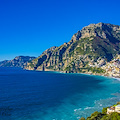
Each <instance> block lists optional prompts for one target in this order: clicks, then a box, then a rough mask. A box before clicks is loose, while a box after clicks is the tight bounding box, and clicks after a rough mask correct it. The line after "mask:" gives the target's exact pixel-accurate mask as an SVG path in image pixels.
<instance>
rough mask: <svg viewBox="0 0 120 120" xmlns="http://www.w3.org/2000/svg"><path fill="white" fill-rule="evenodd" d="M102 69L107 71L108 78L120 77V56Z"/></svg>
mask: <svg viewBox="0 0 120 120" xmlns="http://www.w3.org/2000/svg"><path fill="white" fill-rule="evenodd" d="M102 68H103V69H104V70H106V74H107V76H111V77H120V56H118V57H117V58H116V59H114V60H112V61H110V62H109V63H107V64H106V65H105V66H103V67H102Z"/></svg>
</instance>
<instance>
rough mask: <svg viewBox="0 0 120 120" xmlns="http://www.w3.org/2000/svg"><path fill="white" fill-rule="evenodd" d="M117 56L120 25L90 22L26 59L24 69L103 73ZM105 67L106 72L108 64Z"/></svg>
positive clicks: (119, 48)
mask: <svg viewBox="0 0 120 120" xmlns="http://www.w3.org/2000/svg"><path fill="white" fill-rule="evenodd" d="M119 55H120V26H118V25H113V24H106V23H98V24H90V25H88V26H86V27H84V28H82V30H80V31H78V32H77V33H75V34H74V35H73V36H72V38H71V40H70V41H69V42H68V43H64V44H63V45H61V46H60V47H52V48H49V49H47V50H46V51H45V52H43V53H42V55H40V56H39V57H38V58H36V59H33V60H32V61H31V62H28V64H27V66H26V67H25V68H26V69H29V70H45V71H48V70H53V71H63V72H66V73H89V74H103V73H104V74H107V73H106V65H108V63H110V61H112V60H113V61H115V60H114V59H116V58H117V61H120V59H119V58H120V57H119ZM117 63H119V62H117ZM103 66H104V67H103ZM112 66H113V65H112ZM116 68H117V72H118V71H119V70H120V65H119V64H117V65H116ZM111 69H114V68H111ZM107 70H108V71H109V67H107ZM111 72H113V71H112V70H111ZM110 74H111V73H110ZM118 75H119V72H118Z"/></svg>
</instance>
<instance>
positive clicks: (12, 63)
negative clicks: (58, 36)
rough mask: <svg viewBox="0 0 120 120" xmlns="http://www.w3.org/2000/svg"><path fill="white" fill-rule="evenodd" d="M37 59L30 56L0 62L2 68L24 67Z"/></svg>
mask: <svg viewBox="0 0 120 120" xmlns="http://www.w3.org/2000/svg"><path fill="white" fill-rule="evenodd" d="M33 59H35V57H29V56H17V57H15V58H14V59H13V60H4V61H1V62H0V67H22V68H23V67H24V66H26V65H27V62H28V61H31V60H33Z"/></svg>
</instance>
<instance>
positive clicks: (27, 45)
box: [0, 0, 120, 60]
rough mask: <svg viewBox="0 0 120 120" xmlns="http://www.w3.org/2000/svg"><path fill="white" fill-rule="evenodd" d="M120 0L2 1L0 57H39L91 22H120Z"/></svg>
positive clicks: (0, 11)
mask: <svg viewBox="0 0 120 120" xmlns="http://www.w3.org/2000/svg"><path fill="white" fill-rule="evenodd" d="M119 8H120V1H119V0H0V60H4V59H13V58H14V57H15V56H19V55H29V56H39V55H40V54H41V53H42V52H43V51H44V50H46V49H47V48H50V47H52V46H60V45H62V44H63V43H64V42H68V41H69V40H70V39H71V37H72V35H73V34H74V33H76V32H77V31H78V30H81V29H82V27H84V26H87V25H89V24H90V23H98V22H104V23H111V24H116V25H120V9H119Z"/></svg>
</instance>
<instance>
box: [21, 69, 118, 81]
mask: <svg viewBox="0 0 120 120" xmlns="http://www.w3.org/2000/svg"><path fill="white" fill-rule="evenodd" d="M23 69H24V68H23ZM24 70H30V69H24ZM30 71H31V70H30ZM32 71H43V70H32ZM44 72H56V73H63V74H83V75H91V76H103V77H107V78H113V79H117V80H119V81H120V77H115V76H112V75H111V76H107V75H106V74H105V75H104V74H95V73H94V74H92V73H66V72H64V71H54V70H51V69H49V70H48V69H47V70H44Z"/></svg>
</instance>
